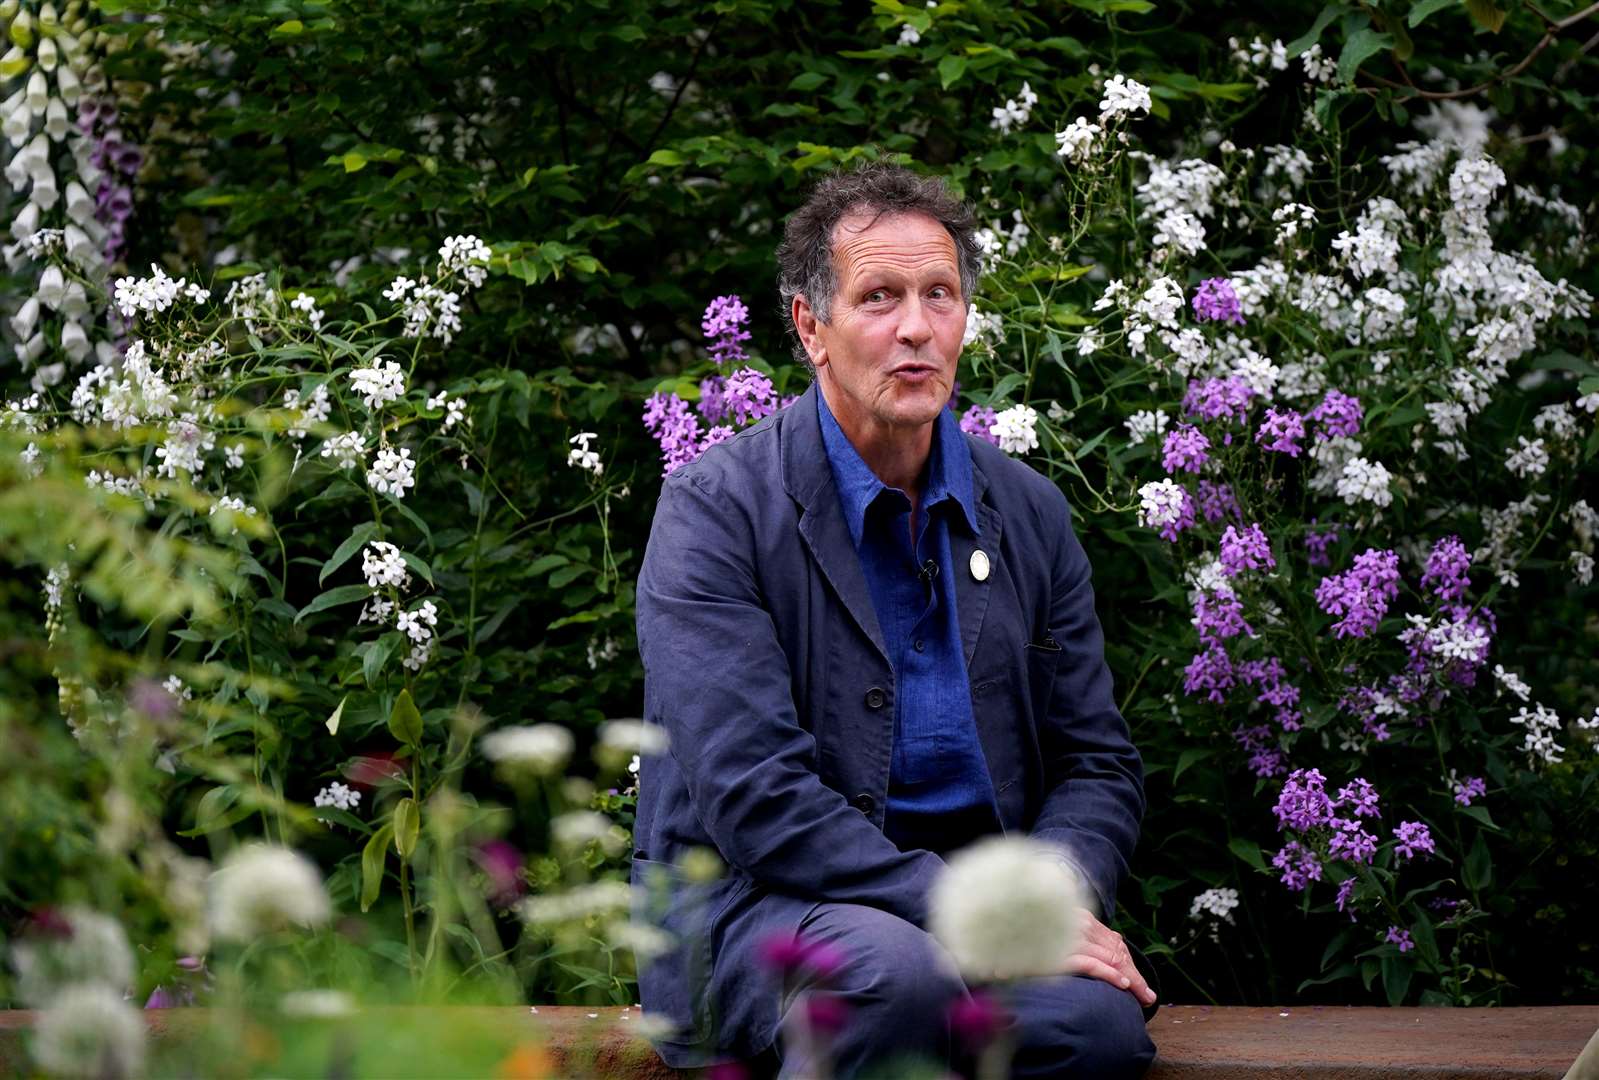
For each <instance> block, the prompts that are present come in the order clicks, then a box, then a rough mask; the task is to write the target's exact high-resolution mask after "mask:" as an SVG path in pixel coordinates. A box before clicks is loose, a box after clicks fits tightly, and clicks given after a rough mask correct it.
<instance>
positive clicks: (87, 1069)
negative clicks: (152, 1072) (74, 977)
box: [33, 983, 145, 1078]
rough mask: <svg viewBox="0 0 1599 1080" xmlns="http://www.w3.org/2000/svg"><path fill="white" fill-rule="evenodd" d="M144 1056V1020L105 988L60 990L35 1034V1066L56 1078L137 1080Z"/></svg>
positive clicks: (98, 985)
mask: <svg viewBox="0 0 1599 1080" xmlns="http://www.w3.org/2000/svg"><path fill="white" fill-rule="evenodd" d="M144 1054H145V1030H144V1017H143V1015H142V1014H141V1013H140V1012H139V1010H138V1009H135V1008H134V1007H133V1006H132V1005H130V1004H128V1002H126V1001H124V1000H123V999H122V991H120V990H114V989H112V988H111V987H110V986H107V985H106V984H104V983H79V984H76V985H74V986H70V987H68V988H67V989H65V990H63V991H62V992H61V993H60V994H58V995H57V996H56V997H55V999H54V1000H53V1001H51V1003H50V1007H49V1008H48V1009H47V1010H45V1012H44V1014H43V1015H42V1016H40V1017H39V1024H38V1027H36V1028H35V1029H34V1033H33V1056H34V1060H36V1061H37V1062H38V1063H39V1067H40V1068H42V1069H43V1070H44V1071H45V1072H47V1073H50V1074H52V1075H55V1076H93V1077H119V1078H120V1077H132V1076H140V1075H143V1073H144Z"/></svg>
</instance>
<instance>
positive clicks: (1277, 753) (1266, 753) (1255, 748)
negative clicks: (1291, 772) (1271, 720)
mask: <svg viewBox="0 0 1599 1080" xmlns="http://www.w3.org/2000/svg"><path fill="white" fill-rule="evenodd" d="M1270 737H1271V728H1269V727H1267V726H1266V725H1265V724H1257V725H1256V726H1254V727H1250V728H1246V727H1240V728H1237V729H1235V730H1234V731H1233V738H1234V739H1236V740H1238V745H1240V746H1242V747H1243V748H1244V749H1245V750H1248V751H1249V752H1250V755H1251V756H1250V758H1249V768H1250V771H1251V772H1253V773H1254V774H1255V775H1256V776H1257V777H1259V778H1260V779H1262V780H1269V779H1271V778H1272V777H1274V776H1281V775H1282V774H1283V773H1285V772H1287V771H1288V760H1287V758H1286V757H1284V756H1283V752H1282V751H1281V750H1279V749H1277V748H1276V747H1273V746H1268V745H1267V742H1266V740H1267V739H1269V738H1270Z"/></svg>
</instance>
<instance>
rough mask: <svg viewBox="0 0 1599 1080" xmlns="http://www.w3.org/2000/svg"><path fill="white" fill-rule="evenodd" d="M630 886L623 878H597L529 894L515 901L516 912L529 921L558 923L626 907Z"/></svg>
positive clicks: (631, 899)
mask: <svg viewBox="0 0 1599 1080" xmlns="http://www.w3.org/2000/svg"><path fill="white" fill-rule="evenodd" d="M632 903H633V888H632V886H630V885H629V884H628V883H627V882H625V881H596V882H594V883H593V884H591V885H579V886H577V887H575V888H572V889H568V890H566V891H565V892H560V893H552V894H549V895H546V896H530V897H528V898H527V899H526V900H523V901H522V902H521V903H520V904H518V905H517V913H518V914H520V915H521V916H522V918H523V919H525V920H527V921H528V922H530V923H557V922H567V921H570V920H572V919H582V918H586V917H588V916H590V915H611V914H615V913H617V912H622V911H627V910H628V908H629V907H631V906H632Z"/></svg>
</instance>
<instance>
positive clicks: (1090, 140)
mask: <svg viewBox="0 0 1599 1080" xmlns="http://www.w3.org/2000/svg"><path fill="white" fill-rule="evenodd" d="M1104 130H1105V129H1104V128H1102V127H1100V126H1099V125H1098V124H1091V123H1089V122H1088V118H1087V117H1083V116H1079V117H1078V118H1077V119H1075V120H1073V121H1072V122H1071V123H1070V124H1067V125H1066V129H1065V130H1064V131H1057V132H1055V142H1056V144H1057V145H1056V149H1055V153H1056V154H1057V155H1059V156H1060V157H1063V158H1067V159H1068V160H1071V161H1074V162H1077V163H1078V164H1082V163H1083V162H1085V161H1087V160H1088V159H1089V158H1090V157H1092V156H1093V153H1094V149H1095V143H1096V142H1097V141H1098V137H1099V135H1100V134H1101V133H1102V132H1103V131H1104Z"/></svg>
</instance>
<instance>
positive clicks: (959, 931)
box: [928, 836, 1086, 979]
mask: <svg viewBox="0 0 1599 1080" xmlns="http://www.w3.org/2000/svg"><path fill="white" fill-rule="evenodd" d="M1084 901H1085V896H1084V892H1083V885H1082V882H1081V881H1080V880H1079V879H1078V877H1077V874H1076V873H1075V872H1074V871H1073V870H1072V869H1071V868H1070V867H1069V866H1068V865H1067V863H1066V861H1065V859H1064V858H1063V856H1062V855H1061V853H1060V852H1059V851H1058V850H1057V849H1056V848H1054V847H1051V846H1050V845H1048V844H1046V843H1044V842H1043V841H1041V840H1035V839H1032V838H1031V837H1025V836H993V837H989V838H987V839H984V840H980V841H978V842H977V843H976V844H973V845H972V846H970V847H968V848H964V849H962V850H960V851H958V852H956V853H955V854H954V855H952V856H950V858H949V860H948V863H947V864H946V866H945V869H944V872H943V873H942V874H941V875H940V876H939V878H938V880H937V881H935V882H934V883H933V889H932V893H931V894H930V896H929V904H930V907H931V915H930V918H929V923H928V926H929V929H931V930H932V933H933V936H934V937H936V938H937V939H938V940H939V941H940V942H941V943H942V944H943V945H944V947H945V948H946V949H948V950H949V952H950V955H951V956H953V957H954V958H955V962H956V964H958V965H959V966H960V969H961V971H962V972H963V973H965V974H968V975H975V976H979V977H983V978H996V979H1015V978H1022V977H1026V976H1033V975H1040V976H1047V975H1056V974H1059V973H1060V966H1061V963H1062V962H1063V961H1064V960H1065V959H1066V957H1067V956H1068V955H1069V954H1070V952H1071V951H1072V949H1073V947H1074V946H1075V945H1076V943H1077V939H1078V935H1079V934H1080V933H1081V924H1080V921H1079V919H1080V914H1079V910H1078V909H1079V908H1082V907H1085V906H1086V904H1085V902H1084Z"/></svg>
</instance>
